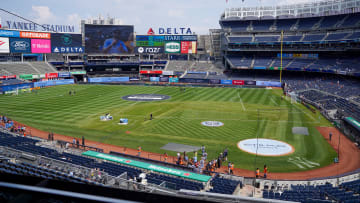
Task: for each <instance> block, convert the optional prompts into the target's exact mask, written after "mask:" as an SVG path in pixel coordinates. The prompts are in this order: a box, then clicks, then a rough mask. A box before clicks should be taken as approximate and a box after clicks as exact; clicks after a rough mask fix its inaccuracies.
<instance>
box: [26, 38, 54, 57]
mask: <svg viewBox="0 0 360 203" xmlns="http://www.w3.org/2000/svg"><path fill="white" fill-rule="evenodd" d="M31 53H44V54H46V53H51V42H50V40H48V39H31Z"/></svg>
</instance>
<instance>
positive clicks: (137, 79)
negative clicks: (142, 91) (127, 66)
mask: <svg viewBox="0 0 360 203" xmlns="http://www.w3.org/2000/svg"><path fill="white" fill-rule="evenodd" d="M129 80H130V81H139V80H140V78H138V77H130V78H129Z"/></svg>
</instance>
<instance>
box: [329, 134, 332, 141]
mask: <svg viewBox="0 0 360 203" xmlns="http://www.w3.org/2000/svg"><path fill="white" fill-rule="evenodd" d="M331 137H332V132H330V133H329V140H330V141H331Z"/></svg>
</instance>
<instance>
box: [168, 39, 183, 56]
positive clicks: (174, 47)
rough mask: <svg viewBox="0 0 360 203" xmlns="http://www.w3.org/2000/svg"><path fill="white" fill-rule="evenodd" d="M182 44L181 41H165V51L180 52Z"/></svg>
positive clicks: (170, 52)
mask: <svg viewBox="0 0 360 203" xmlns="http://www.w3.org/2000/svg"><path fill="white" fill-rule="evenodd" d="M180 50H181V44H180V42H175V41H173V42H166V43H165V53H169V54H175V53H180Z"/></svg>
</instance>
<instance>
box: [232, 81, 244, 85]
mask: <svg viewBox="0 0 360 203" xmlns="http://www.w3.org/2000/svg"><path fill="white" fill-rule="evenodd" d="M244 83H245V82H244V80H233V81H232V84H233V85H244Z"/></svg>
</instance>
